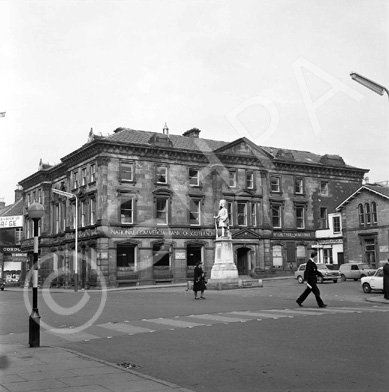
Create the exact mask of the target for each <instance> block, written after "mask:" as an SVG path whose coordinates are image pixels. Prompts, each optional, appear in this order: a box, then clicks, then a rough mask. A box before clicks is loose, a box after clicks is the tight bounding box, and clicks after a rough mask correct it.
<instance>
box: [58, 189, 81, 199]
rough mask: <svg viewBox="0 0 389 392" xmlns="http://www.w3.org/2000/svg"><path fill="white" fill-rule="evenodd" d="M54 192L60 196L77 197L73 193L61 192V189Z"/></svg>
mask: <svg viewBox="0 0 389 392" xmlns="http://www.w3.org/2000/svg"><path fill="white" fill-rule="evenodd" d="M52 191H53V192H54V193H57V194H58V195H61V196H66V197H76V195H73V193H69V192H64V191H60V190H59V189H52Z"/></svg>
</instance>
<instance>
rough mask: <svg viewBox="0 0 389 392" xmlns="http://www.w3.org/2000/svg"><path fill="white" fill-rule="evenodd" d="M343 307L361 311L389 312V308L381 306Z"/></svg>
mask: <svg viewBox="0 0 389 392" xmlns="http://www.w3.org/2000/svg"><path fill="white" fill-rule="evenodd" d="M341 309H346V310H349V309H350V310H353V309H355V310H357V311H361V312H389V309H381V308H346V307H342V308H341Z"/></svg>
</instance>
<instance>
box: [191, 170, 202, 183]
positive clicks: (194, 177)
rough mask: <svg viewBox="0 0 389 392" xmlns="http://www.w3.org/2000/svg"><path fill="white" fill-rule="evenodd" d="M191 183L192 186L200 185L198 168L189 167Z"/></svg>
mask: <svg viewBox="0 0 389 392" xmlns="http://www.w3.org/2000/svg"><path fill="white" fill-rule="evenodd" d="M189 185H190V186H199V185H200V172H199V171H198V170H197V169H189Z"/></svg>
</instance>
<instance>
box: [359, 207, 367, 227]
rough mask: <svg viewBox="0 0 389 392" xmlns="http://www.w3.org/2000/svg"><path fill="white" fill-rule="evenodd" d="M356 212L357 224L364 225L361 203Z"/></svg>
mask: <svg viewBox="0 0 389 392" xmlns="http://www.w3.org/2000/svg"><path fill="white" fill-rule="evenodd" d="M358 214H359V224H360V225H364V224H365V215H364V212H363V205H362V204H360V205H359V206H358Z"/></svg>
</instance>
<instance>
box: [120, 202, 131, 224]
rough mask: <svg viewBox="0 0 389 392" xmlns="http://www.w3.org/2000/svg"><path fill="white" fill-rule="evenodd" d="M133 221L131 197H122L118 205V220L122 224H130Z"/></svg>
mask: <svg viewBox="0 0 389 392" xmlns="http://www.w3.org/2000/svg"><path fill="white" fill-rule="evenodd" d="M133 221H134V203H133V198H132V197H131V198H128V197H122V199H121V205H120V222H121V223H122V224H132V223H133Z"/></svg>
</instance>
